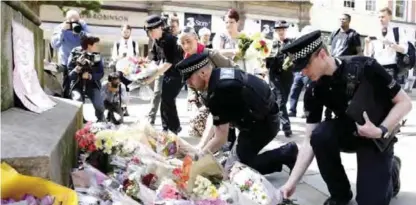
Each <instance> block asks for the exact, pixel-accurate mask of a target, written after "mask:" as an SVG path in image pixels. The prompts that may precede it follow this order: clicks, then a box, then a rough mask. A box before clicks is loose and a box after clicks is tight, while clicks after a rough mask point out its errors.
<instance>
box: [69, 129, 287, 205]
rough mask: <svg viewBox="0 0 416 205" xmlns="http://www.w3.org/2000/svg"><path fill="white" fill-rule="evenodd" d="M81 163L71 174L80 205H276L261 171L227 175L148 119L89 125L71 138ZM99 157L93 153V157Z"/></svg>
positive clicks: (212, 160) (206, 156) (213, 160)
mask: <svg viewBox="0 0 416 205" xmlns="http://www.w3.org/2000/svg"><path fill="white" fill-rule="evenodd" d="M75 139H76V142H77V144H78V146H79V148H80V150H81V154H80V166H79V168H78V169H76V170H74V171H73V173H72V179H73V183H74V186H75V190H76V191H77V193H78V198H79V204H145V205H154V204H171V205H228V204H231V205H233V204H235V205H237V204H244V205H276V204H278V203H280V202H281V201H282V200H281V199H280V195H278V193H279V191H277V190H276V189H275V188H274V187H273V186H272V185H271V184H270V183H269V182H268V181H267V180H266V179H265V178H264V177H263V176H262V175H260V174H259V173H257V172H255V171H254V170H252V169H250V168H248V167H246V166H245V165H243V164H240V163H236V164H235V166H233V169H232V170H231V172H230V173H226V172H225V171H224V170H223V168H222V166H221V165H220V164H219V163H218V162H217V159H216V158H215V157H214V156H213V155H212V154H197V153H198V150H195V149H194V148H193V147H192V146H191V145H190V144H188V143H187V142H186V141H184V140H182V139H181V138H179V137H177V136H176V135H174V134H172V133H164V132H157V131H155V130H154V129H153V127H152V126H151V125H150V124H148V123H141V122H139V123H138V124H137V125H134V126H124V127H119V128H116V127H114V126H112V125H110V124H104V123H89V124H87V125H86V126H85V127H84V128H83V129H81V130H79V131H78V132H77V134H76V136H75ZM97 156H98V157H97Z"/></svg>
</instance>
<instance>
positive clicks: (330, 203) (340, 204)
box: [324, 198, 350, 205]
mask: <svg viewBox="0 0 416 205" xmlns="http://www.w3.org/2000/svg"><path fill="white" fill-rule="evenodd" d="M349 203H350V200H348V201H339V200H335V199H332V198H328V199H327V200H326V201H325V202H324V205H348V204H349Z"/></svg>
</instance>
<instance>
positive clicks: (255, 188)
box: [230, 162, 282, 205]
mask: <svg viewBox="0 0 416 205" xmlns="http://www.w3.org/2000/svg"><path fill="white" fill-rule="evenodd" d="M230 181H231V183H232V184H233V185H235V186H236V187H237V188H239V189H240V191H241V192H242V194H243V195H244V196H246V197H247V198H248V199H249V200H252V201H253V202H255V203H257V204H261V205H272V204H278V203H279V202H280V201H282V198H281V195H279V194H278V193H280V192H279V191H278V190H276V189H275V188H274V186H273V185H272V184H271V183H270V182H269V181H267V179H266V178H265V177H264V176H263V175H261V174H260V173H258V172H257V171H255V170H253V169H251V168H249V167H248V166H246V165H244V164H241V163H239V162H237V163H235V164H234V166H233V168H232V169H231V173H230Z"/></svg>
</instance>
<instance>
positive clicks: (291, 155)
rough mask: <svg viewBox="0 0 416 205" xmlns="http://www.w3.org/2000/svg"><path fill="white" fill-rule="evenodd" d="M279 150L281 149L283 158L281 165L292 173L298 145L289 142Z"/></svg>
mask: <svg viewBox="0 0 416 205" xmlns="http://www.w3.org/2000/svg"><path fill="white" fill-rule="evenodd" d="M280 149H282V152H283V156H284V159H283V164H284V165H286V166H287V167H288V168H289V169H290V172H292V169H293V167H294V166H295V163H296V158H297V157H298V152H299V149H298V145H297V144H296V143H295V142H289V143H287V144H285V145H283V146H281V147H280Z"/></svg>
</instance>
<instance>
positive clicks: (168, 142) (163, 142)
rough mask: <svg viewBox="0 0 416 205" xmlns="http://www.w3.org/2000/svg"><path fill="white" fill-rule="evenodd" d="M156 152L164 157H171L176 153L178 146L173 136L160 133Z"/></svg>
mask: <svg viewBox="0 0 416 205" xmlns="http://www.w3.org/2000/svg"><path fill="white" fill-rule="evenodd" d="M156 152H157V153H158V154H161V155H163V156H165V157H171V156H173V155H175V154H176V153H177V152H178V144H177V140H176V136H175V135H170V134H168V133H163V132H162V133H161V134H160V136H159V138H158V139H157V143H156Z"/></svg>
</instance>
